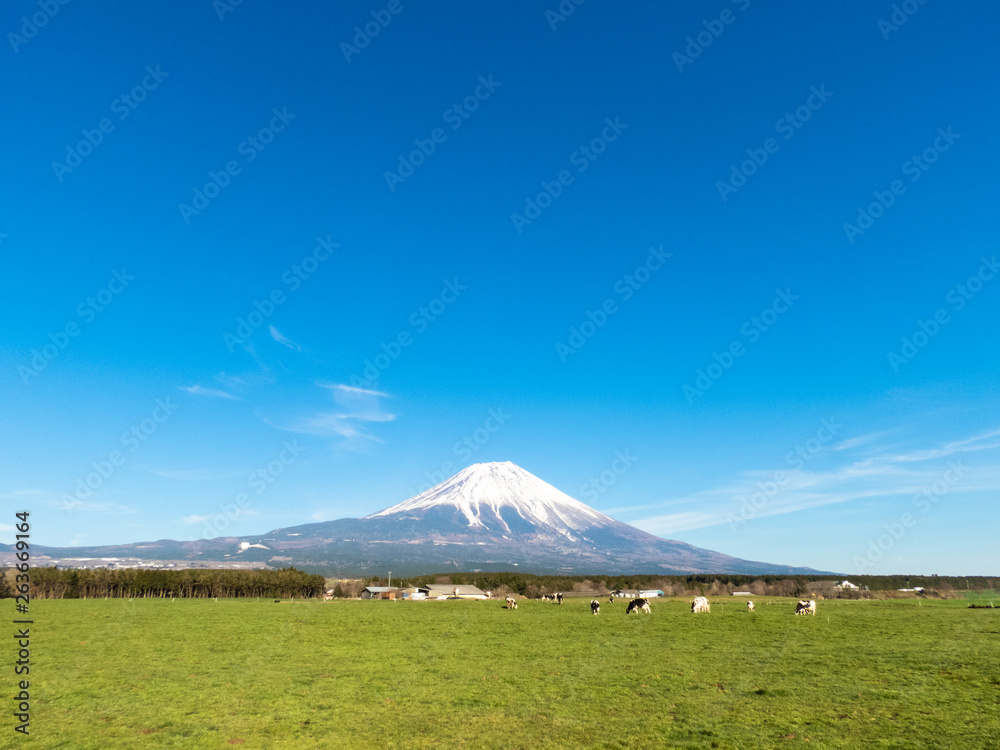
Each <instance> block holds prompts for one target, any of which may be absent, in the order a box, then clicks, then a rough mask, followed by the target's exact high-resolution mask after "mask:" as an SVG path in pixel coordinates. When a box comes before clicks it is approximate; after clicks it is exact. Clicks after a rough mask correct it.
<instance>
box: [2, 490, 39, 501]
mask: <svg viewBox="0 0 1000 750" xmlns="http://www.w3.org/2000/svg"><path fill="white" fill-rule="evenodd" d="M48 494H49V493H48V492H45V491H44V490H34V489H24V490H14V491H13V492H0V497H2V498H7V499H10V500H13V499H15V498H18V497H40V496H43V495H48Z"/></svg>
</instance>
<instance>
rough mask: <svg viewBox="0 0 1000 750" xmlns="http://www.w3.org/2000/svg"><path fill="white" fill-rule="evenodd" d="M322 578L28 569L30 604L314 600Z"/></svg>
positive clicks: (4, 589)
mask: <svg viewBox="0 0 1000 750" xmlns="http://www.w3.org/2000/svg"><path fill="white" fill-rule="evenodd" d="M16 572H17V571H14V570H7V571H5V575H0V598H6V597H11V596H13V595H14V594H13V588H12V585H11V581H12V579H13V574H14V573H16ZM324 590H325V579H324V578H323V576H321V575H311V574H309V573H304V572H302V571H301V570H296V569H295V568H283V569H281V570H223V569H208V568H198V569H190V570H146V569H142V568H123V569H113V570H112V569H104V568H99V569H94V570H90V569H86V570H77V569H66V568H56V567H51V568H32V570H31V590H30V592H29V596H30V598H32V599H95V598H104V597H114V598H163V597H179V598H182V599H205V598H212V597H225V598H234V597H258V596H260V597H274V598H280V599H289V598H292V597H296V598H310V597H316V596H320V595H321V594H322V593H323V591H324Z"/></svg>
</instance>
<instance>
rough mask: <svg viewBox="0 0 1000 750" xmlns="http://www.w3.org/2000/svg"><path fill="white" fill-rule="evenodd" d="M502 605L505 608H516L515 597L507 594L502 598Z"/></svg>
mask: <svg viewBox="0 0 1000 750" xmlns="http://www.w3.org/2000/svg"><path fill="white" fill-rule="evenodd" d="M504 606H505V607H506V608H507V609H517V599H515V598H514V597H513V596H508V597H507V598H506V599H504Z"/></svg>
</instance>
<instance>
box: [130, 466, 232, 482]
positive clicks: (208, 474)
mask: <svg viewBox="0 0 1000 750" xmlns="http://www.w3.org/2000/svg"><path fill="white" fill-rule="evenodd" d="M148 471H149V473H150V474H154V475H156V476H158V477H163V478H164V479H179V480H181V481H184V482H207V481H211V480H213V479H234V478H236V477H238V476H240V473H239V472H237V471H217V470H215V469H148Z"/></svg>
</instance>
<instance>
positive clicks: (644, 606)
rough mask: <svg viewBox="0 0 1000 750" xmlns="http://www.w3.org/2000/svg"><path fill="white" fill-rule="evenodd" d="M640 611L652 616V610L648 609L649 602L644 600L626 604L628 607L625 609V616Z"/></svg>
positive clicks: (634, 600)
mask: <svg viewBox="0 0 1000 750" xmlns="http://www.w3.org/2000/svg"><path fill="white" fill-rule="evenodd" d="M640 609H641V610H642V611H643V612H645V613H646V614H647V615H648V614H652V610H651V609H650V608H649V602H648V601H646V600H645V599H633V600H632V601H630V602H629V603H628V607H627V608H626V609H625V614H627V615H630V614H632V613H633V612H638V611H639V610H640Z"/></svg>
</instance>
